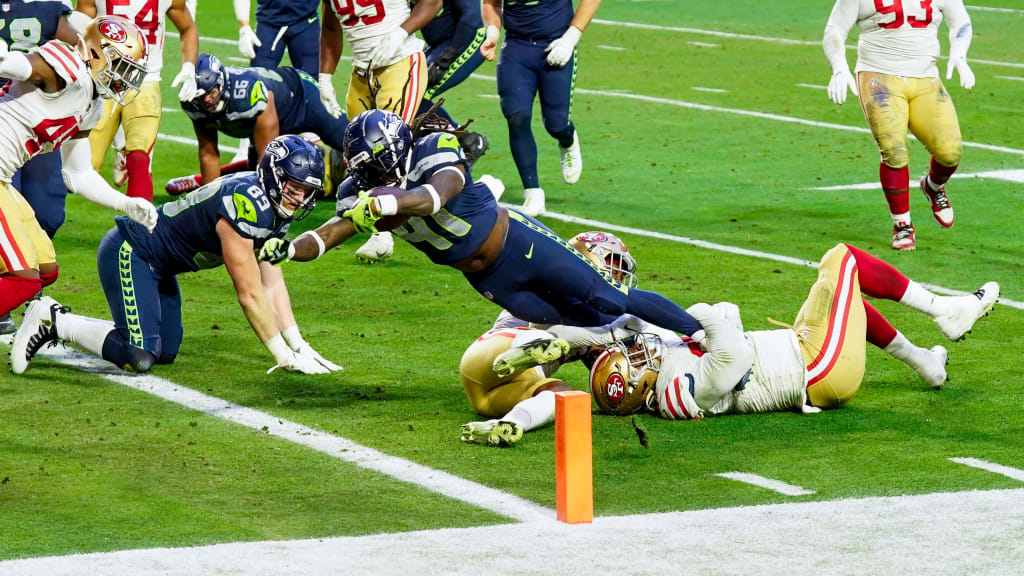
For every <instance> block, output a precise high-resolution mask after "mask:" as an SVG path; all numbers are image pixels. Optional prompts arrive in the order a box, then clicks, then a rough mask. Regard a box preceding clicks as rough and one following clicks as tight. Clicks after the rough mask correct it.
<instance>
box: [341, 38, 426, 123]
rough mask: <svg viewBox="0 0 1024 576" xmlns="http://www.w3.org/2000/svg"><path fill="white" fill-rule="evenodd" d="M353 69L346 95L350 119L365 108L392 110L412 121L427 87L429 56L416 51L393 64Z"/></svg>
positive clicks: (404, 118) (407, 120) (407, 121)
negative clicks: (367, 70) (374, 67)
mask: <svg viewBox="0 0 1024 576" xmlns="http://www.w3.org/2000/svg"><path fill="white" fill-rule="evenodd" d="M365 72H366V71H365V70H360V69H354V70H352V77H351V78H350V79H349V83H348V94H347V95H346V96H345V108H346V113H347V114H348V117H349V119H350V120H351V119H352V118H355V117H356V116H357V115H358V114H359V113H360V112H363V111H365V110H373V109H380V110H390V111H392V112H394V113H395V114H398V115H399V116H401V117H402V120H405V123H406V124H408V123H409V122H412V119H413V118H415V117H416V110H417V109H418V108H419V107H420V100H422V99H423V93H424V92H426V91H427V58H426V57H425V56H424V55H423V52H417V53H415V54H413V55H412V56H408V57H406V58H403V59H402V60H399V61H398V62H395V63H394V64H392V65H390V66H385V67H383V68H377V69H376V70H372V71H370V73H369V74H366V73H365Z"/></svg>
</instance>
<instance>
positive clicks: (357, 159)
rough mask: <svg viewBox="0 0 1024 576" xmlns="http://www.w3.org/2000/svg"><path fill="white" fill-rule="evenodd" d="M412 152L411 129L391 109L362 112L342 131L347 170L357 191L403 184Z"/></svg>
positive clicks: (401, 185) (402, 185)
mask: <svg viewBox="0 0 1024 576" xmlns="http://www.w3.org/2000/svg"><path fill="white" fill-rule="evenodd" d="M411 152H412V132H410V131H409V127H408V126H406V125H405V123H404V122H403V121H402V119H401V117H400V116H398V115H397V114H394V113H393V112H386V111H382V110H369V111H367V112H363V113H362V114H360V115H359V116H357V117H356V118H355V119H354V120H352V122H351V123H350V124H349V126H348V128H346V130H345V150H344V156H345V164H346V169H347V170H348V174H349V175H350V176H351V177H352V179H353V180H354V181H355V183H356V186H357V187H358V189H360V190H371V189H373V188H377V187H378V186H398V187H404V186H405V182H406V178H407V177H408V174H409V164H410V162H411V161H412V154H411Z"/></svg>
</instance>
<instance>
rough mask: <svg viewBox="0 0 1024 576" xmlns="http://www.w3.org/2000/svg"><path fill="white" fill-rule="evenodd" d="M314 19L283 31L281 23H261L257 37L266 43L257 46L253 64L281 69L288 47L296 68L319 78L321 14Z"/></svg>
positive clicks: (295, 23)
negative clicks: (278, 24) (285, 50)
mask: <svg viewBox="0 0 1024 576" xmlns="http://www.w3.org/2000/svg"><path fill="white" fill-rule="evenodd" d="M312 18H313V19H312V20H307V19H302V20H299V21H298V22H294V23H292V24H290V25H288V26H285V27H284V28H283V29H284V33H283V34H282V33H281V30H282V27H281V26H273V25H269V24H264V23H262V22H257V23H256V37H257V38H259V39H260V42H262V43H263V44H262V45H261V46H256V57H255V58H253V59H252V60H250V61H249V65H250V66H254V67H260V68H277V67H278V65H280V63H281V59H282V58H284V49H285V47H287V48H288V56H289V58H291V61H292V67H293V68H298V69H299V70H303V71H305V72H306V73H307V74H309V75H310V76H312V77H314V78H316V75H317V74H318V73H319V72H320V17H319V16H317V15H316V14H314V15H313V17H312ZM279 35H280V37H279Z"/></svg>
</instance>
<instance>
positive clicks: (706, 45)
mask: <svg viewBox="0 0 1024 576" xmlns="http://www.w3.org/2000/svg"><path fill="white" fill-rule="evenodd" d="M687 44H689V45H690V46H696V47H698V48H718V47H719V46H721V44H712V43H711V42H694V41H690V42H687Z"/></svg>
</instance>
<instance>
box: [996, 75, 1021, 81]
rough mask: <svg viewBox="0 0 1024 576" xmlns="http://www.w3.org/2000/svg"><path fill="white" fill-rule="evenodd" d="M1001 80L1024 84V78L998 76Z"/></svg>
mask: <svg viewBox="0 0 1024 576" xmlns="http://www.w3.org/2000/svg"><path fill="white" fill-rule="evenodd" d="M996 78H999V79H1000V80H1015V81H1017V82H1024V76H996Z"/></svg>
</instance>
